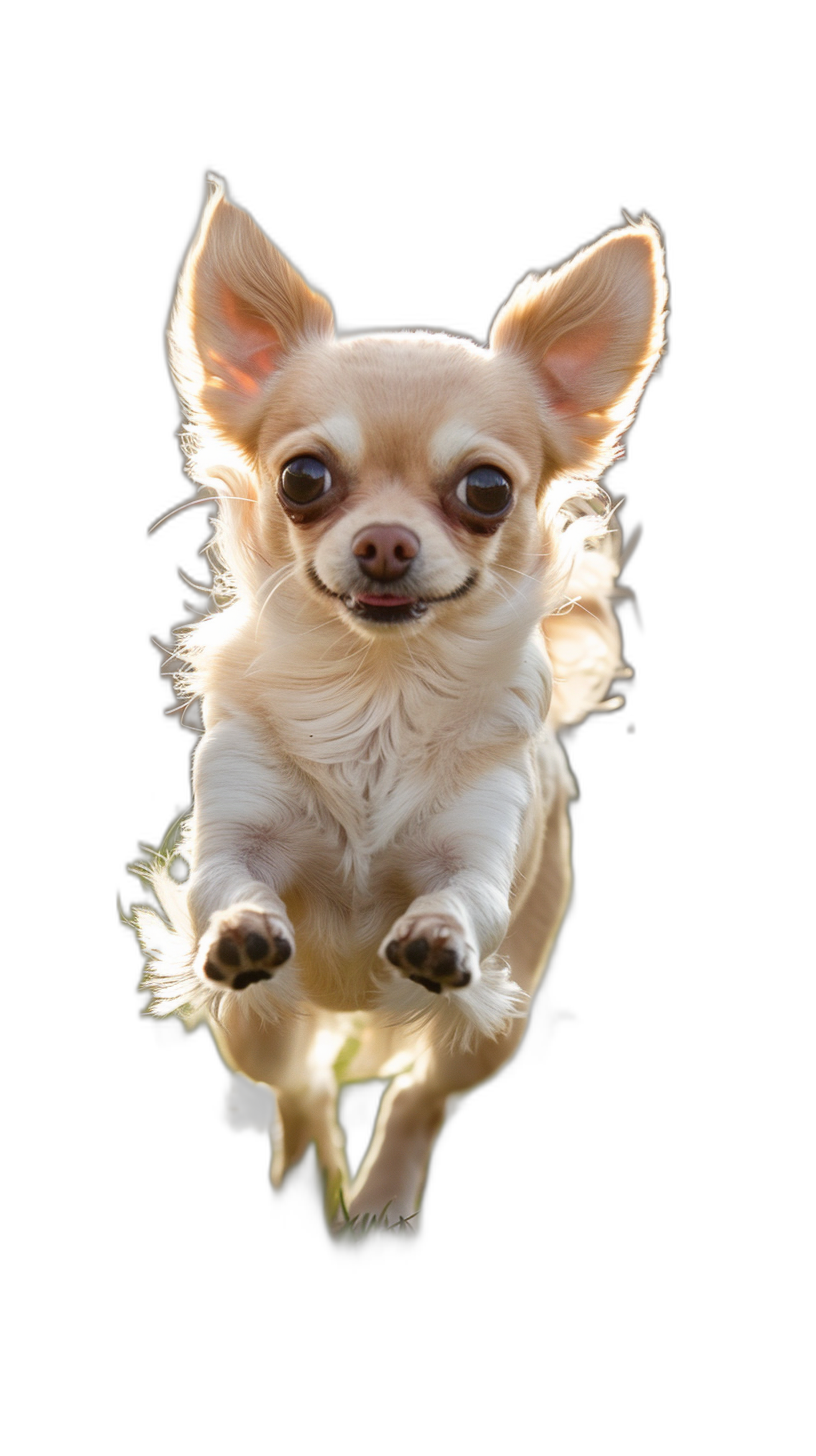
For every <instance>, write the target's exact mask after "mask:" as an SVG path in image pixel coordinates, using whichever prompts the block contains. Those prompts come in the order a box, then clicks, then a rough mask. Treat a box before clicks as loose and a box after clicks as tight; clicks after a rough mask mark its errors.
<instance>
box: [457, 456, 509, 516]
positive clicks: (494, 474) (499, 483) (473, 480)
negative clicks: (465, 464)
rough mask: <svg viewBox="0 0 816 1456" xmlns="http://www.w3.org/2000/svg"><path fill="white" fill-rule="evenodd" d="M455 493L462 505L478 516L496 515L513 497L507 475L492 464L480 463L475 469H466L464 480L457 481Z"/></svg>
mask: <svg viewBox="0 0 816 1456" xmlns="http://www.w3.org/2000/svg"><path fill="white" fill-rule="evenodd" d="M456 495H457V497H458V499H459V500H460V501H462V503H463V505H466V506H469V507H470V509H471V510H472V511H477V512H478V514H479V515H480V516H497V515H498V514H499V513H500V512H501V511H504V510H506V509H507V507H508V505H509V504H510V501H511V500H512V498H513V492H512V490H511V489H510V482H509V480H508V479H507V476H506V475H504V474H503V473H502V471H501V470H496V468H495V466H493V465H480V466H479V467H478V469H477V470H470V471H468V474H467V475H466V476H465V477H464V480H460V481H459V484H458V485H457V487H456Z"/></svg>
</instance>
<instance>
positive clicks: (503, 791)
mask: <svg viewBox="0 0 816 1456" xmlns="http://www.w3.org/2000/svg"><path fill="white" fill-rule="evenodd" d="M537 805H538V797H537V793H536V780H535V776H534V773H533V771H532V769H531V768H530V766H529V765H528V764H527V763H526V762H519V763H517V764H510V765H504V766H502V767H500V768H498V769H495V770H494V771H493V772H492V773H491V774H489V775H486V776H485V777H484V778H482V779H481V780H479V782H478V783H477V784H475V785H474V786H473V787H472V788H471V789H470V790H469V791H468V793H467V794H465V795H463V796H462V798H460V799H459V800H457V801H456V802H455V803H453V804H451V805H450V806H449V807H447V808H446V809H444V810H442V811H440V812H439V813H437V814H434V815H433V816H432V817H431V818H429V819H428V820H426V821H425V822H424V823H423V824H422V825H421V826H420V829H419V831H418V832H415V833H413V834H412V835H411V836H410V841H409V843H408V844H407V845H406V864H405V868H406V870H407V874H408V878H409V880H410V881H411V882H412V884H413V885H414V888H415V894H416V897H415V899H414V900H413V901H412V903H411V905H410V906H409V908H408V910H407V911H406V913H405V914H404V915H402V916H401V917H400V919H399V920H398V921H397V922H396V923H395V924H394V925H393V926H392V928H391V930H390V931H389V933H388V935H387V936H386V937H385V940H384V941H383V943H382V945H381V946H380V955H381V956H382V957H383V958H384V959H385V960H386V961H388V962H389V963H390V964H391V965H392V966H395V967H396V968H397V970H399V971H400V972H401V973H402V974H403V975H404V976H407V977H408V979H409V980H411V981H415V982H416V983H417V984H418V985H420V986H423V987H424V988H425V989H426V990H427V991H430V992H432V993H434V994H439V993H440V992H441V991H442V990H443V989H451V990H458V989H460V988H464V987H466V986H469V985H471V984H474V983H475V982H477V981H478V980H479V978H480V975H481V963H482V962H483V961H484V960H486V959H487V958H488V957H489V956H490V955H492V954H493V952H494V951H496V950H497V949H498V947H499V946H500V945H501V943H502V941H503V940H504V937H505V935H506V933H507V928H508V925H509V923H510V895H511V890H512V887H513V881H514V878H515V876H516V869H517V866H518V865H519V864H523V863H524V862H525V861H526V860H527V859H528V857H529V850H530V846H531V844H532V843H533V842H534V838H535V831H536V826H537V822H538V817H539V816H538V815H537V814H536V808H537Z"/></svg>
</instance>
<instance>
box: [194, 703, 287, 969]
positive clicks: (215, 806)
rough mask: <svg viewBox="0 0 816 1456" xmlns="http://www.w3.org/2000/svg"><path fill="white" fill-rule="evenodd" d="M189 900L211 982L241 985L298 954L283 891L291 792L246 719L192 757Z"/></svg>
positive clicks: (221, 727) (210, 735) (227, 723)
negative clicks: (192, 787)
mask: <svg viewBox="0 0 816 1456" xmlns="http://www.w3.org/2000/svg"><path fill="white" fill-rule="evenodd" d="M193 783H194V811H193V824H192V836H191V855H190V858H191V870H190V878H189V881H188V887H187V904H188V908H189V911H190V915H191V918H192V921H193V925H194V927H195V932H196V936H197V941H198V949H197V952H196V959H195V967H196V970H197V972H198V974H199V975H200V976H201V977H202V979H204V980H205V981H211V982H214V983H215V984H216V985H217V986H220V987H222V988H223V989H224V990H232V991H243V990H245V989H246V987H247V986H250V985H253V984H254V983H256V982H260V981H269V980H271V979H272V976H273V975H274V973H275V971H276V970H277V968H278V967H279V966H282V965H283V964H284V963H285V962H286V961H288V960H290V959H291V957H292V955H293V953H294V944H295V939H294V933H293V930H292V926H291V923H290V921H289V917H288V915H287V913H286V908H285V906H284V903H283V900H282V899H281V891H282V889H283V888H284V887H285V885H286V884H287V883H288V880H289V877H290V876H291V873H292V866H293V859H294V849H293V837H294V836H293V831H294V826H295V822H296V814H295V812H294V811H293V808H292V804H293V799H294V795H293V793H292V791H291V786H288V785H287V782H286V777H285V774H284V772H283V771H282V770H281V769H279V768H278V767H277V766H276V765H275V764H274V762H271V761H270V759H269V756H268V751H267V750H266V749H265V745H264V744H263V743H262V741H261V739H260V738H259V736H258V735H257V733H256V732H255V730H254V728H253V725H252V723H251V721H250V720H248V719H244V718H228V719H222V720H221V721H220V722H218V723H217V724H216V725H215V726H214V727H213V728H212V729H211V730H208V732H207V733H206V734H205V736H204V738H203V739H202V741H201V744H200V745H199V747H198V750H197V752H196V756H195V765H194V774H193Z"/></svg>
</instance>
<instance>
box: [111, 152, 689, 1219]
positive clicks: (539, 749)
mask: <svg viewBox="0 0 816 1456" xmlns="http://www.w3.org/2000/svg"><path fill="white" fill-rule="evenodd" d="M665 298H666V288H665V278H664V271H663V259H662V252H661V247H660V241H659V237H658V234H657V231H656V230H655V228H654V227H653V226H652V224H651V223H650V222H649V221H648V220H646V219H644V220H642V221H641V222H640V223H638V224H636V225H635V224H631V225H628V226H626V227H624V228H621V229H620V230H618V231H615V232H611V233H608V234H607V235H606V236H605V237H603V238H601V240H600V241H599V242H597V243H595V244H594V245H592V246H591V247H589V248H587V249H585V250H584V251H583V252H581V253H579V254H577V255H576V257H575V258H573V259H572V260H571V261H570V262H569V263H567V264H565V265H564V266H563V267H561V268H559V269H557V270H556V271H555V272H553V273H549V274H545V275H544V276H542V277H536V276H531V277H529V278H527V279H526V280H524V282H522V283H521V284H519V286H518V287H517V288H516V290H515V292H514V293H513V294H512V295H511V297H510V299H509V300H508V302H507V303H506V304H505V305H504V307H503V308H501V309H500V311H499V313H498V315H497V317H496V320H495V322H494V324H493V328H492V331H491V335H490V343H489V347H487V348H481V347H478V346H476V345H475V344H473V343H471V342H469V341H468V340H466V339H461V338H454V337H451V336H450V335H447V334H443V333H412V332H404V333H394V334H375V335H371V336H367V337H347V338H337V337H335V335H334V332H333V320H332V312H331V308H330V305H329V304H328V302H327V301H326V299H325V298H323V297H321V296H320V295H319V294H317V293H314V292H312V290H311V289H310V288H308V287H307V285H306V283H305V282H304V281H303V279H302V278H301V277H300V276H299V275H298V274H297V273H296V272H295V271H294V269H293V268H292V267H290V265H289V264H288V262H287V261H286V260H285V259H284V258H283V256H282V255H281V254H280V253H279V252H278V251H277V250H276V249H275V248H274V247H273V246H272V244H271V243H270V242H269V241H268V240H267V238H266V237H265V236H264V234H263V233H262V232H260V230H259V229H258V228H257V227H256V225H255V224H254V222H253V221H252V220H251V219H250V217H249V216H248V215H247V214H246V213H245V212H242V211H241V210H239V209H238V208H236V207H233V206H232V205H230V203H229V202H228V201H227V200H226V197H225V194H224V189H223V185H222V184H221V183H219V182H218V181H215V180H214V181H212V183H211V190H210V196H209V200H208V202H207V205H206V208H205V211H204V215H203V218H202V222H201V226H200V229H199V233H198V236H197V238H196V240H195V242H194V244H193V247H192V249H191V251H190V254H189V256H188V259H187V262H186V264H185V267H184V270H183V274H182V278H181V282H180V287H179V293H178V299H177V303H176V307H175V311H174V314H173V319H172V324H171V330H170V347H171V358H172V364H173V369H174V373H175V377H176V381H177V385H178V389H179V393H180V395H181V398H182V401H183V403H184V407H185V410H186V412H187V417H188V421H189V429H190V442H191V456H192V463H191V471H192V474H193V476H194V478H195V479H196V480H197V481H198V482H199V483H200V484H203V485H206V486H207V487H209V488H210V490H211V491H213V490H214V491H215V493H216V494H217V496H218V499H219V501H220V507H219V521H218V525H217V529H216V535H215V538H214V550H215V553H216V571H217V577H216V588H215V599H216V602H217V604H218V606H219V607H220V610H217V611H216V612H214V614H213V615H212V616H210V617H209V618H207V619H206V620H205V621H204V622H202V623H200V624H198V625H197V626H195V627H194V628H192V629H189V630H188V631H187V632H186V633H185V635H184V639H183V642H182V644H181V646H180V647H179V649H178V653H179V656H182V657H183V658H184V659H185V661H186V663H187V669H186V672H185V674H184V677H183V682H182V689H183V691H184V692H186V693H188V694H190V695H194V696H198V697H200V699H201V703H202V710H203V721H204V734H203V737H202V739H201V742H200V744H199V746H198V748H197V751H196V754H195V761H194V807H193V811H192V816H191V818H190V820H189V823H188V825H187V829H186V833H185V837H184V839H183V840H182V841H181V842H180V844H177V845H175V846H173V847H172V848H171V849H170V850H169V851H168V852H167V853H166V854H164V855H161V856H159V859H158V861H157V863H156V864H155V865H154V867H153V871H152V881H153V883H154V886H155V889H156V892H157V895H158V898H159V901H160V904H161V906H162V909H163V914H162V915H161V916H158V915H156V914H155V912H150V911H148V910H145V909H141V910H139V911H137V912H136V917H137V921H138V925H139V931H140V935H141V938H142V942H143V944H144V946H145V948H146V949H147V950H148V952H149V953H150V957H151V959H150V966H149V970H148V973H147V977H146V982H147V984H148V985H149V986H150V987H151V989H152V990H153V992H154V1000H153V1003H152V1008H151V1009H153V1010H154V1011H156V1012H157V1013H159V1014H162V1013H164V1012H167V1011H173V1010H180V1011H182V1012H183V1014H185V1015H186V1016H188V1017H190V1016H192V1017H196V1016H199V1017H200V1016H201V1015H206V1016H207V1017H208V1018H209V1022H210V1025H211V1027H212V1029H213V1032H214V1035H215V1037H216V1040H217V1042H218V1045H219V1047H220V1049H221V1051H222V1053H223V1055H224V1057H225V1058H226V1059H227V1061H228V1062H229V1063H230V1065H231V1066H233V1067H236V1068H238V1069H240V1070H241V1071H242V1072H243V1073H244V1074H245V1075H246V1076H248V1077H251V1078H254V1079H255V1080H257V1081H261V1082H265V1083H268V1084H269V1085H270V1086H272V1087H273V1088H274V1089H275V1091H276V1093H277V1102H278V1109H279V1126H278V1128H277V1131H276V1134H275V1149H274V1157H273V1165H272V1177H273V1181H274V1182H275V1183H277V1182H278V1181H279V1180H280V1178H281V1177H282V1175H283V1173H284V1171H285V1169H286V1168H287V1167H288V1166H289V1165H291V1164H292V1163H293V1162H295V1161H296V1160H297V1159H299V1158H300V1157H301V1155H302V1153H303V1151H304V1149H305V1147H306V1146H307V1145H308V1143H309V1142H310V1141H311V1140H314V1141H315V1143H316V1145H317V1151H318V1156H319V1158H320V1162H321V1165H322V1167H323V1169H324V1170H325V1174H326V1180H327V1197H328V1203H329V1209H330V1215H331V1216H332V1217H344V1216H345V1210H348V1213H349V1214H350V1215H351V1217H352V1218H354V1216H355V1215H358V1214H363V1215H379V1214H381V1213H382V1212H383V1211H384V1210H387V1213H386V1218H387V1219H388V1220H390V1221H391V1222H394V1221H396V1220H397V1219H398V1218H399V1217H407V1216H410V1215H412V1214H413V1213H414V1212H415V1211H416V1209H417V1208H418V1205H419V1199H420V1196H421V1192H422V1187H423V1183H424V1180H425V1175H426V1170H427V1165H428V1159H429V1156H430V1152H431V1148H432V1144H433V1140H434V1137H435V1134H436V1132H437V1130H438V1129H439V1126H440V1124H441V1122H442V1118H443V1114H444V1109H445V1100H446V1098H447V1097H448V1095H449V1094H450V1093H453V1092H461V1091H463V1090H464V1089H466V1088H468V1087H472V1086H473V1085H474V1084H475V1083H478V1082H480V1081H482V1080H483V1078H485V1077H487V1076H489V1075H490V1074H491V1073H492V1072H494V1071H495V1070H496V1068H497V1067H498V1066H499V1065H500V1064H501V1063H502V1062H503V1061H504V1060H505V1059H506V1058H507V1057H509V1056H510V1054H511V1053H512V1052H513V1050H514V1049H515V1047H516V1046H517V1044H518V1041H519V1038H520V1036H521V1034H522V1031H523V1028H524V1024H525V1017H526V1013H527V1010H528V1008H529V1005H530V998H531V997H532V995H533V992H534V991H535V989H536V986H537V984H538V982H539V979H540V977H541V975H542V972H543V969H544V966H545V964H546V960H547V956H548V953H549V951H550V948H551V946H552V943H553V939H554V937H555V934H556V931H557V930H558V926H559V924H560V921H561V918H562V916H563V913H564V909H565V906H566V903H567V898H568V894H569V885H570V870H569V823H568V814H567V804H568V800H569V798H570V796H571V793H572V792H573V789H572V784H571V779H570V774H569V771H568V768H567V763H566V759H565V756H564V753H563V750H562V749H561V747H560V744H559V742H558V740H557V737H556V733H557V730H558V729H559V728H560V727H562V726H563V725H564V724H567V723H574V722H577V721H579V720H580V719H581V718H582V717H584V716H585V715H586V713H587V712H589V711H591V710H592V709H593V708H595V707H598V706H601V704H602V700H603V698H604V695H605V693H606V691H607V689H608V686H609V684H610V682H611V681H612V679H613V678H614V677H615V676H616V675H621V671H622V665H621V663H620V660H619V651H620V639H619V635H618V629H617V622H616V619H615V616H614V612H613V609H612V605H611V603H612V599H613V596H614V583H615V579H616V576H617V571H618V559H619V558H618V553H617V550H616V547H615V542H616V540H617V537H616V535H615V533H612V532H610V531H609V529H608V520H609V501H608V498H607V497H606V496H605V495H604V493H603V492H602V491H601V490H600V488H599V487H598V486H597V484H595V482H596V481H597V478H598V476H599V475H600V473H601V472H602V471H603V470H604V469H605V467H606V466H607V465H608V463H609V462H610V460H611V459H612V457H613V455H614V453H615V449H616V445H617V442H618V440H619V438H620V435H621V433H622V431H623V430H624V429H625V428H626V426H627V425H628V424H629V423H630V421H631V419H632V415H633V412H634V409H635V406H636V403H637V400H638V397H639V395H640V393H641V390H642V389H643V386H644V384H645V382H646V379H647V378H648V376H649V374H650V372H651V370H652V369H653V368H654V366H655V364H656V362H657V360H658V358H659V355H660V351H661V347H662V342H663V319H664V307H665ZM542 629H543V630H542ZM177 853H178V854H180V855H181V856H182V857H183V859H184V860H186V862H187V863H188V865H189V877H188V878H187V880H186V881H185V882H184V883H179V881H178V879H177V878H174V875H173V873H172V870H171V863H170V861H171V860H172V859H173V858H174V856H175V854H177ZM372 1077H387V1078H389V1079H391V1080H390V1086H389V1088H388V1090H387V1092H386V1094H385V1095H384V1097H383V1100H382V1104H381V1109H380V1114H379V1118H378V1121H377V1126H376V1129H375V1132H374V1136H373V1139H372V1142H371V1145H370V1147H369V1150H368V1153H367V1155H366V1157H365V1159H364V1162H363V1165H362V1167H361V1169H360V1171H359V1173H358V1175H357V1177H356V1179H355V1180H354V1182H353V1184H352V1183H351V1181H350V1179H349V1175H348V1170H347V1167H346V1162H345V1156H344V1141H343V1136H342V1133H341V1131H340V1129H339V1127H338V1123H337V1115H336V1106H337V1093H338V1085H339V1084H340V1083H341V1082H342V1081H349V1080H360V1079H365V1078H372ZM338 1209H340V1210H341V1212H340V1213H338Z"/></svg>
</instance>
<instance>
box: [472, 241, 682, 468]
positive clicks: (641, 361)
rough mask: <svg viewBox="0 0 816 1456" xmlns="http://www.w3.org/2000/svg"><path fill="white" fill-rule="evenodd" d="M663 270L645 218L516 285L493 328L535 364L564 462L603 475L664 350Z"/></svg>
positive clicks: (498, 341)
mask: <svg viewBox="0 0 816 1456" xmlns="http://www.w3.org/2000/svg"><path fill="white" fill-rule="evenodd" d="M665 306H666V276H665V270H664V263H663V249H662V246H661V242H660V235H659V233H658V231H657V229H656V228H655V227H654V225H653V224H652V223H651V222H650V221H649V219H648V218H646V217H644V218H642V219H641V221H640V223H639V224H637V225H631V226H629V227H625V228H620V229H619V230H618V231H616V232H612V233H608V234H607V235H606V237H603V238H601V239H600V241H599V242H597V243H594V244H593V245H592V246H591V247H589V248H585V249H584V250H583V251H582V252H580V253H578V254H576V256H575V257H574V258H572V259H570V261H569V262H568V263H565V264H564V265H563V266H562V267H561V268H558V269H556V270H555V271H554V272H552V273H546V274H544V275H543V277H542V276H538V275H536V274H531V275H530V277H528V278H525V279H523V280H522V282H521V283H519V285H518V287H517V288H516V289H515V290H514V292H513V293H511V295H510V297H509V299H508V300H507V302H506V303H505V304H504V306H503V307H502V308H501V309H500V310H499V312H498V314H497V315H496V318H495V319H494V321H493V326H492V328H491V331H490V344H491V347H492V348H493V349H495V350H496V351H497V352H501V351H510V352H512V353H514V354H517V355H519V356H520V357H522V358H523V359H524V360H525V362H526V363H527V364H528V365H530V366H531V367H532V370H533V372H534V374H535V377H536V381H537V384H538V386H539V390H540V393H541V395H542V396H543V402H544V414H545V421H546V426H547V434H548V437H549V439H550V443H551V448H552V450H553V452H554V454H555V457H556V464H557V466H558V467H559V468H560V469H561V470H565V471H572V472H580V473H587V472H588V473H591V474H593V475H597V474H599V473H600V472H601V471H602V470H604V469H605V468H606V466H607V465H608V464H609V462H610V461H611V460H612V458H613V455H614V452H615V445H616V442H617V440H618V439H619V438H620V436H621V434H622V433H623V431H624V430H625V429H626V428H627V426H628V425H629V424H631V421H632V418H633V416H634V412H635V407H636V405H637V402H638V399H639V397H640V394H641V391H642V390H643V386H644V385H645V383H646V380H647V379H648V377H649V375H650V374H651V372H652V370H653V368H654V366H655V364H656V363H657V361H658V359H659V357H660V353H661V351H662V348H663V340H664V332H663V331H664V319H665Z"/></svg>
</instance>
